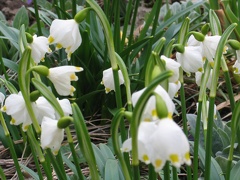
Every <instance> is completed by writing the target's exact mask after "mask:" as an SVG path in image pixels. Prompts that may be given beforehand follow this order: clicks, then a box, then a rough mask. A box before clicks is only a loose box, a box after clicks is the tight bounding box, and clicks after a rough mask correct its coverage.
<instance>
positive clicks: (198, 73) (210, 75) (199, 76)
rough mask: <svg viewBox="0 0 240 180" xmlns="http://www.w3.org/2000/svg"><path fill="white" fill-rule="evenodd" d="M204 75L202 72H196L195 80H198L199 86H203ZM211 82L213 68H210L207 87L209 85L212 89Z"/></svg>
mask: <svg viewBox="0 0 240 180" xmlns="http://www.w3.org/2000/svg"><path fill="white" fill-rule="evenodd" d="M202 75H203V73H202V72H196V73H195V80H196V84H197V85H198V86H201V81H202V80H201V79H202ZM211 84H212V69H211V70H210V74H209V78H208V81H207V84H206V87H207V88H208V89H211Z"/></svg>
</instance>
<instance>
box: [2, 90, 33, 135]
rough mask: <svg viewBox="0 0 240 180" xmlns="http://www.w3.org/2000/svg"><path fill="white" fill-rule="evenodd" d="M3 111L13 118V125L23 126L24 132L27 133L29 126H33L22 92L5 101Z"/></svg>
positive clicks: (10, 96)
mask: <svg viewBox="0 0 240 180" xmlns="http://www.w3.org/2000/svg"><path fill="white" fill-rule="evenodd" d="M2 110H3V111H4V112H6V113H7V114H8V115H10V116H12V119H11V121H10V123H11V124H13V125H19V124H22V129H23V131H27V129H28V126H29V125H30V124H32V120H31V118H30V116H29V113H28V110H27V108H26V104H25V101H24V99H23V96H22V93H21V92H19V93H18V94H11V95H9V96H8V97H7V98H6V100H5V104H4V106H3V107H2Z"/></svg>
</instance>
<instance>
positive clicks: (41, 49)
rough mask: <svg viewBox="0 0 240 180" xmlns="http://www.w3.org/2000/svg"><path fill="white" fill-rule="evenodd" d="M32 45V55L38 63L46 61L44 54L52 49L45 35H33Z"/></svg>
mask: <svg viewBox="0 0 240 180" xmlns="http://www.w3.org/2000/svg"><path fill="white" fill-rule="evenodd" d="M29 46H30V47H31V49H32V51H31V56H32V58H33V60H34V62H35V63H36V64H38V63H39V62H40V61H44V56H45V54H46V52H51V49H50V48H49V45H48V39H47V38H46V37H44V36H39V37H37V35H34V36H33V42H32V43H30V44H29Z"/></svg>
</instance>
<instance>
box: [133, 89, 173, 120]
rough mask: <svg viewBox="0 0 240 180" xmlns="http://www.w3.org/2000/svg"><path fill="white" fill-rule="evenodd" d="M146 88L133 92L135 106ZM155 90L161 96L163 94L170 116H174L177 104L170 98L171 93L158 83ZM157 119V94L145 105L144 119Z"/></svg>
mask: <svg viewBox="0 0 240 180" xmlns="http://www.w3.org/2000/svg"><path fill="white" fill-rule="evenodd" d="M144 90H145V88H144V89H142V90H140V91H137V92H135V93H133V94H132V103H133V107H135V105H136V103H137V101H138V99H139V98H140V96H141V95H142V93H143V92H144ZM154 92H155V93H157V94H158V95H159V96H161V97H162V99H163V100H164V101H165V103H166V106H167V109H168V116H169V117H172V115H173V112H174V110H175V105H174V103H173V101H172V99H171V98H170V96H169V94H168V93H167V92H166V90H165V89H164V88H163V87H162V86H160V85H158V86H157V87H156V89H155V90H154ZM156 119H158V117H157V110H156V97H155V96H151V97H150V98H149V99H148V101H147V103H146V105H145V108H144V110H143V113H142V121H152V120H156Z"/></svg>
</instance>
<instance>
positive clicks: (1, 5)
mask: <svg viewBox="0 0 240 180" xmlns="http://www.w3.org/2000/svg"><path fill="white" fill-rule="evenodd" d="M22 6H29V5H28V4H27V3H24V2H23V1H21V0H0V11H2V13H3V14H4V15H5V17H6V20H7V21H8V22H9V23H10V22H12V20H13V18H14V16H15V14H16V13H17V11H18V9H19V8H21V7H22Z"/></svg>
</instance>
